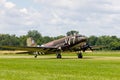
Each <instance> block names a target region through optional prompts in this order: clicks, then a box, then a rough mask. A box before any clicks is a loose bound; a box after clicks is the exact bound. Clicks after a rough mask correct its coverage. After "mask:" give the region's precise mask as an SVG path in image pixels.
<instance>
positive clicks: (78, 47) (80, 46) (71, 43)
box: [1, 35, 92, 58]
mask: <svg viewBox="0 0 120 80" xmlns="http://www.w3.org/2000/svg"><path fill="white" fill-rule="evenodd" d="M32 43H34V41H32ZM31 45H33V44H31ZM31 45H28V46H27V47H13V46H2V47H1V48H7V49H15V50H25V51H30V52H35V58H37V56H38V55H40V54H52V53H56V58H62V55H61V52H64V51H75V52H76V53H77V54H78V58H83V56H82V52H85V51H86V50H87V49H88V48H89V49H90V50H92V47H91V46H89V44H88V43H87V38H86V37H85V36H83V35H72V36H66V37H63V38H61V39H58V40H54V41H51V42H48V43H46V44H43V45H41V46H38V47H36V46H31Z"/></svg>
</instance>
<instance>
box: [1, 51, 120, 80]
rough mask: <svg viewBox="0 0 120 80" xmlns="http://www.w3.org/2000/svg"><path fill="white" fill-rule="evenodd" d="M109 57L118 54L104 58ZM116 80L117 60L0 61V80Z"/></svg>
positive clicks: (119, 69)
mask: <svg viewBox="0 0 120 80" xmlns="http://www.w3.org/2000/svg"><path fill="white" fill-rule="evenodd" d="M98 54H99V55H98ZM98 54H95V56H97V55H98V56H103V54H104V52H101V53H100V52H98ZM109 54H110V56H113V57H114V56H117V55H118V54H119V52H117V53H116V55H111V54H115V53H114V52H111V53H110V52H108V53H107V55H105V56H108V55H109ZM70 55H71V56H72V54H70ZM84 55H86V56H93V55H90V54H84ZM119 55H120V54H119ZM3 56H4V55H3ZM8 56H9V55H8ZM65 56H67V55H66V54H65ZM119 79H120V60H94V59H52V58H51V59H50V58H48V59H46V58H45V59H40V58H38V59H34V58H9V59H8V58H0V80H119Z"/></svg>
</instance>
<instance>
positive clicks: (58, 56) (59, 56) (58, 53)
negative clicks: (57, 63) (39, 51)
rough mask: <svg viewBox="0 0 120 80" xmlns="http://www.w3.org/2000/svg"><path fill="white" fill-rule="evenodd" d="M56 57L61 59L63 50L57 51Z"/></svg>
mask: <svg viewBox="0 0 120 80" xmlns="http://www.w3.org/2000/svg"><path fill="white" fill-rule="evenodd" d="M56 57H57V59H61V58H62V55H61V50H58V51H56Z"/></svg>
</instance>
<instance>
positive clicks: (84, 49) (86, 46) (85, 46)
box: [81, 43, 93, 52]
mask: <svg viewBox="0 0 120 80" xmlns="http://www.w3.org/2000/svg"><path fill="white" fill-rule="evenodd" d="M88 48H89V49H90V50H91V51H93V49H92V47H91V46H90V45H89V44H88V43H86V45H84V46H83V47H82V48H81V50H82V51H83V52H85V51H86V50H87V49H88Z"/></svg>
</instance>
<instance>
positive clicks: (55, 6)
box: [0, 0, 120, 37]
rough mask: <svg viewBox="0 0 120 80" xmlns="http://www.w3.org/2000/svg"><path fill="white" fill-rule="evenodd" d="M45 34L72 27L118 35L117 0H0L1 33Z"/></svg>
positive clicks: (82, 31) (119, 12) (119, 11)
mask: <svg viewBox="0 0 120 80" xmlns="http://www.w3.org/2000/svg"><path fill="white" fill-rule="evenodd" d="M29 30H37V31H39V32H40V33H41V34H42V35H44V36H58V35H65V34H66V32H68V31H71V30H76V31H79V33H80V34H82V35H86V36H91V35H95V36H102V35H110V36H112V35H115V36H117V37H120V0H0V34H15V35H17V36H20V35H26V34H27V32H28V31H29Z"/></svg>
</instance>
